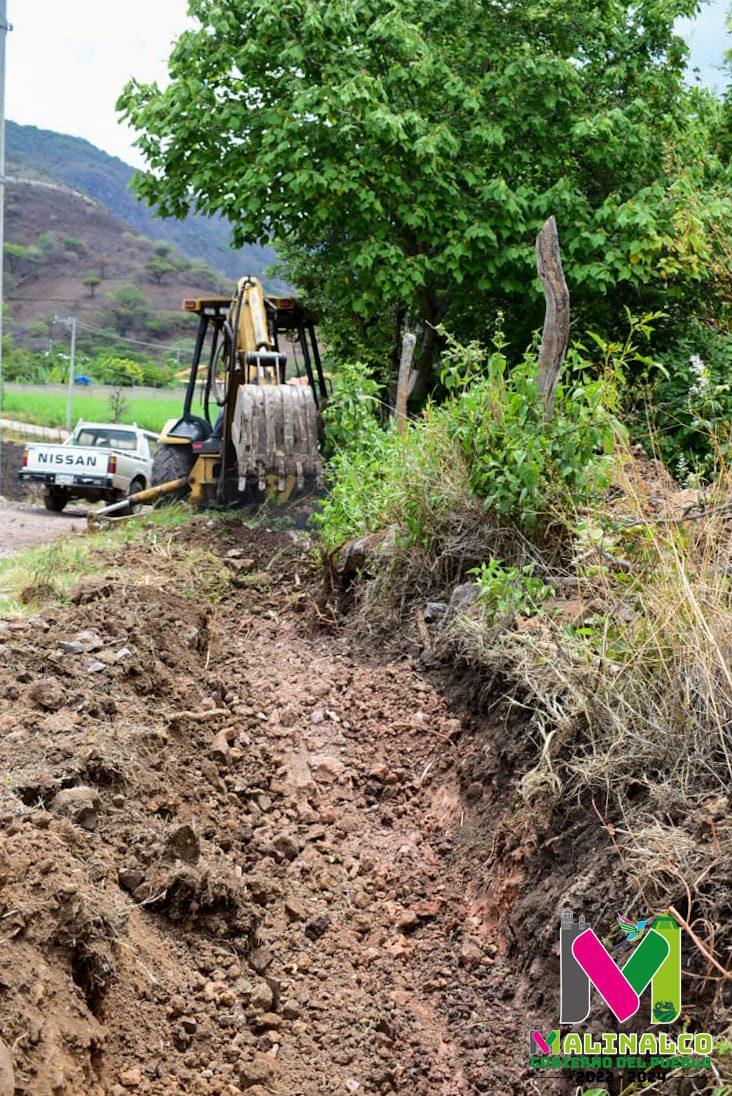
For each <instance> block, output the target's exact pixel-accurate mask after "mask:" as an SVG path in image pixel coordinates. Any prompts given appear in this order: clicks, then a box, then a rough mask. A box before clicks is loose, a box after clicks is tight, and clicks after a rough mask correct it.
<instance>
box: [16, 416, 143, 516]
mask: <svg viewBox="0 0 732 1096" xmlns="http://www.w3.org/2000/svg"><path fill="white" fill-rule="evenodd" d="M156 443H157V434H153V433H151V432H150V431H149V430H140V428H139V427H138V426H136V425H132V426H125V425H121V424H117V423H113V424H109V423H100V422H84V421H83V420H82V421H80V422H78V423H77V424H76V427H75V429H74V432H73V434H72V435H71V437H70V438H69V439H68V440H67V441H66V442H64V444H63V445H44V444H43V443H40V442H39V443H37V444H34V445H29V446H27V447H26V449H25V450H24V452H23V462H22V468H21V470H20V478H21V480H25V481H29V482H31V483H39V484H42V485H43V487H44V494H43V501H44V503H45V505H46V509H47V510H55V511H61V510H63V508H64V506H65V505H66V503H67V502H68V501H69V499H71V498H83V499H88V500H89V501H90V502H97V501H98V500H100V499H103V500H104V501H105V502H118V501H119V500H120V499H123V498H126V497H127V496H129V495H134V494H136V493H137V492H138V491H142V490H144V489H145V488H146V487H148V486H149V485H150V480H151V475H152V458H153V453H154V451H155V445H156Z"/></svg>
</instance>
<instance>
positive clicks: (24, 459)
mask: <svg viewBox="0 0 732 1096" xmlns="http://www.w3.org/2000/svg"><path fill="white" fill-rule="evenodd" d="M21 467H23V468H27V467H28V450H27V449H24V450H23V462H22V465H21Z"/></svg>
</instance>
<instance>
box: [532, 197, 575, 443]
mask: <svg viewBox="0 0 732 1096" xmlns="http://www.w3.org/2000/svg"><path fill="white" fill-rule="evenodd" d="M536 268H537V270H538V271H539V277H540V278H541V284H542V288H543V290H544V297H545V298H546V313H545V316H544V330H543V331H542V334H541V347H540V349H539V369H538V376H537V381H538V386H539V392H540V394H541V398H542V399H543V401H544V418H545V419H546V421H547V422H549V420H550V419H551V417H552V415H553V413H554V391H555V389H556V387H557V381H558V380H559V372H560V370H561V368H562V363H563V362H564V355H565V354H566V353H567V343H568V342H569V289H568V288H567V282H566V281H565V278H564V271H563V270H562V259H561V256H560V254H559V235H558V233H557V222H556V221H555V220H554V218H553V217H549V218H548V219H547V220H546V221H545V222H544V225H543V227H542V230H541V232H540V233H539V235H538V236H537V237H536Z"/></svg>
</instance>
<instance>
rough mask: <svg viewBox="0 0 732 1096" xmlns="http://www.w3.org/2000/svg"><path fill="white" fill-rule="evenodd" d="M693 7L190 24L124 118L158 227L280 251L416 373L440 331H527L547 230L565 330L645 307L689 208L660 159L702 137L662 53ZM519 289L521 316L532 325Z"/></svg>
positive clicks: (129, 92) (427, 10)
mask: <svg viewBox="0 0 732 1096" xmlns="http://www.w3.org/2000/svg"><path fill="white" fill-rule="evenodd" d="M697 9H698V3H697V0H617V2H615V3H613V4H603V5H598V4H596V3H591V2H589V0H569V2H566V0H561V2H560V0H542V2H539V0H516V2H515V3H511V4H510V5H509V4H506V3H504V4H501V3H496V2H489V0H476V2H474V3H467V2H458V3H447V2H446V0H419V2H418V0H402V2H401V3H399V4H398V5H394V4H393V3H392V2H391V0H329V2H326V3H322V2H319V0H288V2H286V3H284V4H282V3H275V0H226V2H224V0H192V3H191V5H190V10H191V13H192V15H193V16H194V18H195V19H196V20H197V21H198V26H197V27H196V28H195V29H193V30H190V31H185V32H184V33H183V34H182V35H181V36H180V38H179V39H178V41H177V43H176V44H175V46H174V48H173V51H172V54H171V57H170V61H169V70H170V77H171V79H170V83H169V84H168V86H167V87H166V88H164V89H161V88H160V87H158V86H157V85H156V84H150V85H142V84H139V83H136V82H134V81H133V82H131V83H130V84H128V86H127V88H126V89H125V91H124V92H123V94H122V96H121V98H120V100H119V104H118V105H119V108H120V110H121V112H122V114H123V116H124V117H125V118H126V119H128V120H129V121H130V122H131V123H132V125H133V126H134V127H135V128H136V129H137V130H138V131H139V132H140V134H141V135H140V137H139V138H138V141H137V144H138V146H139V148H140V149H141V151H142V152H143V155H144V156H145V158H146V160H147V163H148V166H149V169H150V170H149V172H148V173H146V174H142V175H138V176H137V178H136V184H135V185H136V188H137V190H138V192H139V193H140V194H141V195H142V196H143V197H144V198H146V199H147V200H148V201H149V202H151V203H153V204H156V205H157V206H158V209H159V212H160V213H161V214H163V215H174V216H178V217H182V216H184V215H185V214H186V213H187V212H188V210H189V207H190V206H191V205H193V206H194V207H195V209H197V210H198V211H200V212H204V213H208V214H222V215H224V216H225V217H227V218H228V219H229V221H230V223H231V224H232V226H233V237H234V242H235V243H236V244H242V243H244V242H254V241H261V240H262V239H264V238H267V237H270V236H274V237H275V240H276V243H277V244H278V246H282V247H283V251H284V255H285V260H286V272H287V273H288V274H289V276H290V277H291V278H294V279H295V281H296V282H297V283H298V284H299V285H301V286H303V287H305V289H306V290H308V291H309V292H310V295H311V296H316V295H317V296H319V297H320V298H321V299H322V300H323V302H324V303H325V304H326V306H327V307H328V309H329V310H330V311H332V312H335V313H338V312H340V314H341V316H342V317H343V321H344V323H343V330H347V329H348V327H349V326H350V329H351V330H352V331H353V330H357V329H358V330H360V333H361V335H362V336H363V337H364V338H366V339H367V340H368V339H369V337H370V333H371V332H377V333H378V335H379V338H378V340H376V341H377V342H379V343H380V344H381V345H382V346H383V332H384V328H385V327H386V326H388V328H390V330H391V333H392V338H391V343H392V346H393V354H392V357H393V359H395V358H396V355H397V351H398V347H399V333H400V331H401V329H402V326H403V324H404V323H405V322H409V323H411V324H412V325H416V326H417V327H418V329H419V331H420V333H421V349H420V354H419V358H418V360H419V361H421V363H422V364H423V365H426V363H427V362H428V361H429V359H430V356H431V353H432V344H433V341H434V338H435V335H434V325H436V324H438V323H439V322H440V321H441V320H443V319H445V318H446V317H449V318H450V322H452V323H453V325H454V322H455V321H454V317H455V316H458V317H461V316H463V315H465V314H468V315H473V316H481V315H482V316H485V315H486V313H490V312H492V311H493V310H494V309H495V308H496V307H503V308H507V309H509V310H510V309H513V312H514V315H515V316H517V317H521V316H523V319H524V323H525V325H526V326H529V327H530V326H533V325H535V324H536V323H537V322H538V320H539V319H540V314H541V313H540V298H539V289H538V285H537V284H536V282H535V271H534V267H533V250H532V246H531V243H532V240H533V236H534V234H535V232H536V231H537V230H538V228H539V227H540V225H541V223H542V221H543V219H544V218H545V217H546V216H547V214H549V213H554V214H555V215H556V217H557V219H558V222H559V224H560V227H561V234H562V246H563V254H564V257H565V264H566V267H567V272H568V275H569V279H570V282H571V284H572V286H573V290H574V298H573V299H574V303H575V306H577V305H579V306H580V307H581V306H582V304H583V302H597V301H598V300H603V301H607V308H608V311H609V313H610V314H611V315H612V317H613V318H614V316H615V315H617V314H618V313H621V312H622V305H624V304H625V303H627V302H628V301H633V300H634V298H635V297H638V296H639V295H640V296H642V295H643V293H644V292H645V291H646V289H647V288H648V287H652V288H654V290H656V289H657V290H658V291H659V292H660V293H661V294H662V295H664V294H666V295H667V294H669V293H676V294H677V296H678V297H680V296H681V295H682V294H683V292H684V288H685V285H686V284H687V283H688V282H689V281H690V280H691V279H692V278H693V275H691V274H689V273H688V272H686V271H684V270H674V271H672V272H671V273H670V275H669V276H667V277H666V278H661V277H660V275H659V264H660V263H662V261H663V260H664V258H665V257H666V255H667V252H668V250H669V248H670V247H671V246H672V245H673V242H674V239H675V228H674V217H675V216H676V214H678V212H679V209H680V203H681V199H680V197H679V195H678V194H677V193H675V192H674V190H673V184H674V182H675V179H676V176H675V168H674V165H673V163H672V161H671V160H670V159H669V157H668V147H669V146H673V145H674V144H679V143H681V142H683V140H684V138H685V135H686V134H687V132H688V130H689V128H690V127H691V126H693V124H694V117H693V106H692V103H691V100H690V93H687V92H686V91H685V89H684V86H683V73H684V65H685V57H686V47H685V45H684V43H683V42H682V41H681V39H680V38H679V37H678V36H677V35H675V34H674V31H673V25H674V21H675V20H676V18H677V17H678V16H680V15H687V16H688V15H692V14H694V12H695V11H696V10H697ZM532 283H533V285H534V294H535V301H536V305H537V307H536V310H535V311H534V312H533V313H532V312H531V310H527V309H526V290H527V286H529V285H530V284H532Z"/></svg>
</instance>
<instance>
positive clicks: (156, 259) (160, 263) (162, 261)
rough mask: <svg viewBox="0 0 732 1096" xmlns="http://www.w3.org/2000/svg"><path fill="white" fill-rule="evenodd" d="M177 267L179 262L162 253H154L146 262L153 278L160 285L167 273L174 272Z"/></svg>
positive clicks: (148, 271)
mask: <svg viewBox="0 0 732 1096" xmlns="http://www.w3.org/2000/svg"><path fill="white" fill-rule="evenodd" d="M176 269H177V264H176V263H174V262H171V261H170V259H166V258H164V257H163V256H161V255H153V256H152V258H150V259H148V261H147V262H146V263H145V270H146V271H147V273H148V274H149V275H150V277H151V278H152V280H153V281H154V282H155V283H156V284H157V285H160V284H161V282H162V280H163V278H164V277H165V275H166V274H172V273H173V272H174V271H175V270H176Z"/></svg>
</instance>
